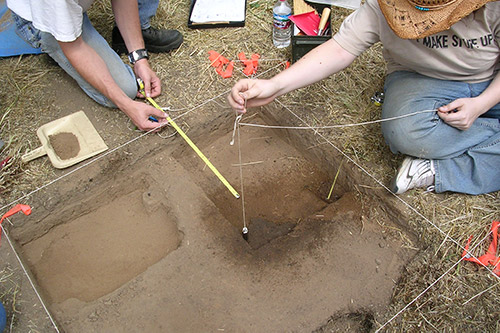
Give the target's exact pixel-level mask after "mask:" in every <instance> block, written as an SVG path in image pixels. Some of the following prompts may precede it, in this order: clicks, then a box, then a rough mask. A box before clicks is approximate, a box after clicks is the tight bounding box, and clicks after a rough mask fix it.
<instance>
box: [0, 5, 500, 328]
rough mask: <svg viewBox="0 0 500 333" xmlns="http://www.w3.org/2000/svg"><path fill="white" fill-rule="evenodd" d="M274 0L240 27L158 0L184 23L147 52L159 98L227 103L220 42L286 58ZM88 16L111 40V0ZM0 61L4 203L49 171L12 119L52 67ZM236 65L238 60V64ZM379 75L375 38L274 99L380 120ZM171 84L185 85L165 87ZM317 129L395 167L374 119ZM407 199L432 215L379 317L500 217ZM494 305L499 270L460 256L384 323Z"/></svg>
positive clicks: (495, 204)
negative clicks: (158, 48) (323, 75)
mask: <svg viewBox="0 0 500 333" xmlns="http://www.w3.org/2000/svg"><path fill="white" fill-rule="evenodd" d="M272 5H273V1H269V0H249V1H248V7H247V22H246V26H245V27H244V28H231V29H215V30H190V29H188V28H187V27H186V21H187V16H188V10H189V8H188V2H187V1H181V0H172V1H161V4H160V8H159V10H158V13H157V16H156V17H155V19H154V25H156V26H162V27H167V28H175V29H178V30H180V31H181V32H182V33H183V34H184V36H185V43H184V44H183V45H182V46H181V48H179V49H178V50H176V51H175V52H172V53H170V54H168V55H165V54H156V55H153V56H152V59H151V63H152V64H153V66H154V68H155V69H156V70H157V72H158V74H159V76H160V77H161V78H162V80H163V82H164V85H165V89H164V93H163V94H162V97H161V98H160V99H159V103H160V104H162V105H164V106H170V107H171V108H173V109H179V110H187V109H190V108H193V107H195V106H196V105H199V104H200V103H203V102H205V101H207V100H211V99H214V101H213V102H211V103H215V105H217V106H218V108H217V109H218V110H219V111H220V109H222V110H223V111H224V112H225V111H227V112H229V109H228V108H227V105H226V103H225V98H226V95H225V92H227V91H228V90H229V89H230V88H231V86H232V85H233V84H234V82H235V81H236V80H237V79H238V78H242V77H244V76H243V74H242V73H241V72H240V71H236V72H235V74H234V76H233V78H231V79H227V80H224V79H221V78H220V77H219V76H217V75H216V74H215V72H214V71H213V69H212V68H210V67H209V63H208V57H207V52H208V50H216V51H217V52H219V53H221V54H223V55H224V56H225V57H227V58H229V59H237V54H238V52H240V51H243V52H245V53H246V54H247V55H249V54H252V53H259V54H260V55H261V56H262V58H261V59H262V61H261V68H260V69H259V73H265V74H263V76H262V77H270V76H272V75H274V74H276V73H277V72H278V71H280V70H282V68H283V67H282V66H281V65H280V62H282V61H284V60H286V59H289V58H290V56H291V54H290V50H278V49H275V48H274V47H273V46H272V41H271V25H270V13H271V8H272ZM347 14H348V11H347V10H334V11H333V14H332V15H333V24H332V26H333V27H338V26H339V24H340V22H341V21H342V19H343V18H344V17H345V15H347ZM91 18H92V20H93V22H95V25H96V27H97V29H98V30H99V31H100V32H101V33H102V34H103V36H104V37H106V38H108V40H109V39H110V34H111V28H112V22H113V18H112V15H111V10H110V8H109V3H108V2H107V1H98V2H97V3H96V4H94V6H93V8H92V11H91ZM0 61H1V64H2V66H0V77H1V78H2V82H3V83H4V84H3V86H2V89H1V91H0V102H1V103H2V104H1V114H2V116H1V118H0V130H1V134H0V137H1V138H2V139H3V140H4V141H7V142H9V144H8V145H7V147H5V148H4V149H3V150H2V151H1V152H0V153H1V156H13V157H14V158H13V159H12V160H11V162H10V163H9V164H8V165H7V166H6V167H5V168H4V169H2V170H1V171H0V172H1V173H0V192H1V193H2V199H1V202H2V203H3V204H5V203H6V202H9V200H12V199H15V198H17V197H19V196H20V195H22V194H24V193H26V191H29V190H32V189H33V188H34V187H36V186H40V185H41V184H44V183H45V182H46V181H47V180H48V179H51V178H53V171H52V168H51V167H50V165H49V164H48V163H39V164H37V165H36V167H32V166H22V165H21V163H20V160H19V157H20V155H21V154H22V153H23V152H24V151H26V150H27V149H31V148H32V147H34V146H36V145H37V144H38V143H37V138H36V136H35V135H34V133H33V132H30V131H26V130H25V129H24V128H23V127H22V125H21V124H23V123H24V121H22V122H18V121H17V120H18V119H19V117H23V118H28V119H29V120H30V121H31V122H33V123H35V124H39V125H41V124H43V123H44V120H45V119H44V118H43V111H44V109H46V108H47V107H50V106H47V105H38V102H37V101H38V98H37V97H38V96H40V94H43V86H41V85H40V83H39V78H41V77H43V76H44V75H47V74H49V75H50V72H54V71H58V69H57V68H55V67H54V66H53V65H52V64H51V63H50V62H49V61H48V60H47V58H46V57H45V56H38V57H30V56H28V57H23V58H11V59H2V60H0ZM236 69H239V67H238V66H236ZM384 74H385V65H384V62H383V59H382V56H381V46H380V45H377V46H375V47H374V48H372V49H371V50H370V51H368V52H366V53H365V54H363V55H362V56H361V57H360V58H359V59H358V60H357V61H356V62H355V63H354V64H353V65H352V66H351V67H350V68H348V69H347V70H346V71H344V72H342V73H339V74H337V75H335V76H333V77H331V78H328V79H326V80H324V81H322V82H320V83H317V84H314V85H312V86H310V87H307V88H304V89H301V90H300V91H296V92H293V93H290V94H288V95H286V96H283V97H282V98H281V99H280V101H281V102H282V103H283V104H285V105H286V106H287V107H289V108H290V109H291V110H293V111H294V112H296V113H299V114H300V115H301V116H302V117H304V119H305V120H306V121H307V122H308V123H309V124H311V125H332V124H346V123H357V122H363V121H368V120H375V119H379V118H380V109H379V108H378V107H376V106H375V105H374V104H373V103H371V102H370V97H371V96H372V95H373V93H374V92H375V91H380V90H381V89H382V85H383V78H384ZM5 82H7V84H5ZM169 83H172V85H173V86H176V87H185V89H182V90H180V91H179V90H172V89H168V87H169ZM27 110H29V111H27ZM194 112H196V111H194ZM214 112H215V111H214ZM283 112H287V111H286V110H283ZM174 116H175V114H174ZM287 125H298V123H296V120H294V119H293V116H290V124H287ZM322 134H324V135H325V136H326V137H327V138H328V139H329V140H331V141H332V142H334V143H335V144H336V145H337V146H338V147H341V148H342V149H343V150H344V151H345V152H346V153H347V154H348V155H349V156H350V157H351V158H353V159H354V160H355V161H357V162H359V163H360V164H361V165H364V166H369V170H370V172H371V173H372V174H373V175H374V176H375V178H377V179H380V180H381V181H383V182H384V183H387V181H388V180H389V178H390V177H391V176H392V175H393V174H394V170H395V169H396V168H397V166H398V163H399V161H400V160H401V157H400V156H394V155H392V154H391V153H390V152H389V150H388V148H387V147H386V146H385V144H384V142H383V138H382V136H381V133H380V127H379V126H378V125H369V126H363V127H353V128H344V129H335V130H328V131H326V130H324V131H322ZM403 198H404V200H406V201H407V202H408V203H409V204H410V205H411V206H413V207H414V208H415V210H416V211H418V212H419V213H420V214H422V216H424V217H425V218H426V219H428V221H426V220H425V219H423V218H422V217H421V216H419V215H418V214H416V213H414V212H412V211H409V213H408V216H409V220H410V221H409V228H410V229H411V230H412V231H414V232H415V233H416V234H417V235H418V236H419V239H420V242H421V245H422V246H421V251H420V252H419V254H418V255H417V257H416V258H415V259H414V261H413V262H412V263H411V264H409V265H408V266H407V267H406V271H405V272H404V274H403V276H402V278H401V281H399V283H398V285H397V288H396V290H395V291H394V298H393V302H392V305H391V309H390V311H389V312H388V313H385V314H377V316H376V320H377V323H378V324H384V323H385V322H386V321H387V320H388V319H389V318H391V317H392V316H393V315H394V314H395V313H397V312H398V311H399V310H400V309H402V308H403V307H404V306H406V305H407V304H408V303H410V302H411V301H413V300H414V299H415V298H416V297H417V296H418V295H419V294H420V293H421V292H422V291H423V290H424V289H425V288H427V287H428V286H429V285H430V284H432V283H434V282H435V281H436V279H438V278H439V277H441V276H442V275H443V273H445V272H446V271H447V270H448V269H449V268H450V267H452V266H453V265H454V264H455V263H457V262H458V260H459V258H460V254H461V252H462V249H461V248H460V247H459V245H462V246H463V245H464V244H465V242H466V240H467V238H468V237H469V235H474V241H478V240H480V239H482V238H483V237H484V236H485V235H487V232H488V231H489V227H490V224H491V222H492V221H493V220H495V219H496V220H498V219H500V193H498V192H497V193H493V194H487V195H481V196H467V195H461V194H450V193H446V194H439V195H436V194H431V193H424V192H423V191H420V190H418V191H411V192H410V193H409V194H408V195H405V196H403ZM429 221H430V222H432V223H433V224H434V225H435V226H432V225H431V224H430V223H429ZM438 228H439V229H440V230H441V231H442V232H443V233H444V234H443V233H442V232H441V231H439V230H438ZM451 240H455V241H456V242H457V243H458V244H459V245H457V244H456V243H455V242H453V241H451ZM488 244H489V239H487V241H485V242H483V243H482V244H481V245H480V246H479V247H478V249H477V250H476V251H475V252H476V253H477V254H478V255H479V254H482V253H484V252H485V250H486V247H487V245H488ZM499 309H500V284H499V279H498V278H494V277H493V276H492V275H491V274H490V273H488V272H487V271H486V270H484V269H478V268H477V267H476V266H475V265H474V264H471V263H460V264H459V265H457V266H456V267H454V268H453V269H452V270H451V271H450V272H449V273H447V274H446V275H445V276H444V277H443V278H442V279H440V281H439V282H437V283H436V284H435V285H434V286H433V287H432V288H430V290H429V291H428V292H426V293H425V294H424V295H422V296H421V297H419V298H418V299H417V301H416V302H414V304H412V305H411V306H409V307H408V309H406V311H404V312H403V313H402V314H401V315H400V316H398V317H397V318H396V319H395V320H394V321H392V322H391V323H390V324H389V325H388V326H387V327H388V330H389V331H402V332H407V331H419V332H420V331H440V332H441V331H446V332H448V331H451V332H454V331H483V332H495V331H496V332H498V331H500V327H499V325H500V324H499V322H500V311H499ZM375 326H376V327H378V326H377V325H375Z"/></svg>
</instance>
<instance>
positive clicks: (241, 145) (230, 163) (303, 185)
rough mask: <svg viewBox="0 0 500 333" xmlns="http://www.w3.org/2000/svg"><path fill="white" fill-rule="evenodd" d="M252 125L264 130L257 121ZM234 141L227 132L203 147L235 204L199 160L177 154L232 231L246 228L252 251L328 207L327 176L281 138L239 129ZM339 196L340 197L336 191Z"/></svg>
mask: <svg viewBox="0 0 500 333" xmlns="http://www.w3.org/2000/svg"><path fill="white" fill-rule="evenodd" d="M253 122H254V123H256V124H262V125H266V123H265V122H264V121H263V120H262V119H261V118H258V117H257V118H254V120H253ZM234 137H235V141H234V144H233V145H231V144H230V143H231V141H232V139H233V132H228V133H227V134H226V135H223V136H221V137H219V138H216V139H214V140H213V141H211V142H209V143H208V144H206V143H204V144H203V150H204V151H205V152H206V154H207V156H209V158H210V161H211V162H212V163H213V164H214V165H215V166H216V167H217V168H218V169H219V171H220V172H221V174H222V175H224V176H225V177H226V178H227V179H228V180H229V182H230V184H231V185H232V186H233V187H234V188H235V189H237V191H238V192H239V195H240V196H241V198H240V199H235V197H234V196H233V195H232V194H231V193H230V192H229V190H228V189H227V188H226V187H224V186H223V184H222V183H221V182H220V181H219V179H218V178H217V177H215V176H214V175H213V174H211V171H210V170H208V168H205V167H204V166H203V162H202V161H201V160H200V159H199V158H198V157H197V156H195V155H193V154H186V153H185V151H184V150H183V151H182V153H178V155H179V156H180V157H179V160H180V162H181V164H182V165H184V167H185V168H186V169H188V170H189V171H190V172H191V173H192V174H193V175H194V177H193V179H195V181H196V182H197V183H198V184H199V185H200V186H201V187H202V188H203V189H204V191H205V193H206V194H207V196H208V197H209V198H210V200H211V201H212V202H213V203H214V204H215V206H216V207H217V208H218V209H219V211H220V212H221V213H222V215H223V216H224V217H225V218H226V219H227V221H229V222H230V223H231V224H232V225H234V226H235V227H236V229H235V230H242V228H243V227H244V226H246V227H247V228H248V230H249V231H250V232H249V235H248V243H249V245H250V246H251V247H252V248H253V249H257V248H260V247H261V246H264V245H265V244H267V243H269V242H270V241H272V240H273V239H275V238H278V237H281V236H284V235H286V234H288V233H289V232H290V231H292V230H293V228H294V227H295V225H297V223H299V222H300V221H302V220H304V219H305V218H307V217H308V216H310V215H311V214H313V213H315V212H318V211H320V210H322V209H323V208H325V207H326V206H327V205H328V202H327V200H326V198H327V195H328V191H329V189H330V188H329V187H330V185H331V179H330V178H329V176H328V174H327V173H326V172H325V171H324V170H322V169H321V166H319V165H317V164H315V163H313V162H311V161H309V160H308V159H307V158H306V157H304V155H303V154H302V153H301V152H300V151H299V150H298V149H297V148H295V147H294V146H293V145H292V144H291V143H290V142H289V140H287V138H286V137H285V136H283V133H280V132H279V131H278V130H272V129H267V128H256V127H251V126H241V127H240V135H239V137H240V140H241V141H240V142H238V135H237V133H234ZM240 154H241V157H242V160H241V164H240V158H239V156H240ZM240 165H241V169H240ZM240 172H241V175H242V177H240ZM242 182H243V184H242ZM339 187H340V186H339ZM337 195H340V196H341V195H342V193H341V192H339V191H337ZM243 205H244V209H245V216H243Z"/></svg>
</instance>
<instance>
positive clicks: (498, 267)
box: [462, 221, 500, 276]
mask: <svg viewBox="0 0 500 333" xmlns="http://www.w3.org/2000/svg"><path fill="white" fill-rule="evenodd" d="M499 226H500V221H493V222H492V223H491V234H492V240H491V243H490V246H489V247H488V250H487V251H486V254H483V255H482V256H480V257H479V258H477V259H476V258H473V257H471V255H470V254H468V253H467V251H468V250H469V246H470V242H471V240H472V236H470V237H469V240H468V241H467V245H465V250H464V252H462V258H464V260H467V261H472V262H475V263H476V264H479V265H484V266H488V265H492V266H493V273H495V274H496V275H498V276H500V257H497V256H496V253H497V249H498V237H499V234H500V230H499Z"/></svg>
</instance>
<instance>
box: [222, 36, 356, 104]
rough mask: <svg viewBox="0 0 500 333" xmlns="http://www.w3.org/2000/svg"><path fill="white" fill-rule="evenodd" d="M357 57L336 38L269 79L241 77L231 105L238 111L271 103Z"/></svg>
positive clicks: (235, 87) (341, 67) (232, 95)
mask: <svg viewBox="0 0 500 333" xmlns="http://www.w3.org/2000/svg"><path fill="white" fill-rule="evenodd" d="M354 59H356V57H355V56H354V55H352V54H351V53H349V52H347V51H346V50H345V49H343V48H342V47H341V46H340V45H339V44H338V43H337V42H336V41H335V40H334V39H331V40H329V41H328V42H326V43H324V44H322V45H320V46H318V47H316V48H314V49H313V50H311V51H310V52H309V53H307V54H306V55H305V56H304V57H302V58H301V59H300V60H299V61H297V63H295V64H294V65H293V66H291V67H290V68H288V69H287V70H285V71H283V72H281V73H279V74H278V75H276V76H274V77H273V78H271V79H269V80H250V79H245V80H240V81H238V82H237V83H236V84H235V85H234V87H233V88H232V89H231V93H230V95H229V96H228V100H229V104H230V105H231V106H232V107H233V109H234V110H235V111H237V112H246V109H245V100H247V104H246V105H247V107H254V106H261V105H265V104H268V103H269V102H271V101H272V100H274V99H275V98H276V97H278V96H281V95H283V94H286V93H287V92H290V91H292V90H295V89H298V88H302V87H305V86H308V85H310V84H312V83H315V82H318V81H320V80H322V79H325V78H327V77H328V76H330V75H332V74H335V73H337V72H339V71H341V70H343V69H344V68H346V67H347V66H349V65H350V64H351V63H352V62H353V61H354Z"/></svg>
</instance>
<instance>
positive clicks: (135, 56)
mask: <svg viewBox="0 0 500 333" xmlns="http://www.w3.org/2000/svg"><path fill="white" fill-rule="evenodd" d="M127 57H128V60H129V61H130V63H131V64H132V65H133V64H135V63H136V62H137V61H139V60H141V59H144V58H145V59H149V55H148V51H147V50H146V49H139V50H135V51H132V52H130V53H129V54H127Z"/></svg>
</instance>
